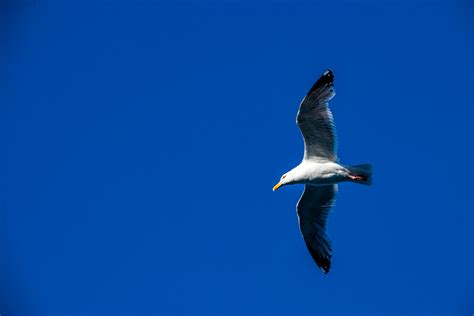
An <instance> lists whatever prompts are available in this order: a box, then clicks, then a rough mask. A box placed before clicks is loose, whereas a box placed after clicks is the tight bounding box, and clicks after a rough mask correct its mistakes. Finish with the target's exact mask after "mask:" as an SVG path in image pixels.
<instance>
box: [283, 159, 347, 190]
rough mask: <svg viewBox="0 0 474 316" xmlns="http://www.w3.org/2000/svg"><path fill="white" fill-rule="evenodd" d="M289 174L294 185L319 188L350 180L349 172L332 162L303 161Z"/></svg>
mask: <svg viewBox="0 0 474 316" xmlns="http://www.w3.org/2000/svg"><path fill="white" fill-rule="evenodd" d="M290 172H291V173H292V174H294V177H295V182H294V183H301V184H307V185H316V186H320V185H328V184H336V183H339V182H342V181H349V180H350V179H349V170H348V169H347V168H345V167H344V166H342V165H340V164H338V163H335V162H332V161H327V162H319V161H307V160H303V161H302V162H301V163H300V164H299V165H298V166H296V167H295V168H293V169H292V170H291V171H290Z"/></svg>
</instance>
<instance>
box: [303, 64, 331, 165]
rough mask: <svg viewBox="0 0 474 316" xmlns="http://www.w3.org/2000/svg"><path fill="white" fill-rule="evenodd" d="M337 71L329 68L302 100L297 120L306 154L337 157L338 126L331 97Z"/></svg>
mask: <svg viewBox="0 0 474 316" xmlns="http://www.w3.org/2000/svg"><path fill="white" fill-rule="evenodd" d="M333 82H334V75H333V73H332V71H331V70H327V71H326V72H325V73H324V74H323V75H322V76H321V78H319V79H318V81H316V83H315V84H314V85H313V87H312V88H311V89H310V90H309V92H308V94H307V95H306V96H305V97H304V99H303V101H301V104H300V109H299V111H298V115H297V116H296V123H298V126H299V128H300V130H301V134H303V138H304V158H303V159H311V160H330V161H336V160H337V156H336V151H337V148H336V147H337V146H336V130H335V126H334V122H333V118H332V113H331V111H330V110H329V108H328V101H329V100H331V99H332V97H334V95H335V91H334V84H333Z"/></svg>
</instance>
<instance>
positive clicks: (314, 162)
mask: <svg viewBox="0 0 474 316" xmlns="http://www.w3.org/2000/svg"><path fill="white" fill-rule="evenodd" d="M334 95H335V91H334V74H333V72H332V71H331V70H330V69H328V70H327V71H325V72H324V73H323V75H322V76H321V77H320V78H319V79H318V81H316V83H315V84H314V85H313V86H312V88H311V89H310V90H309V92H308V93H307V94H306V96H305V97H304V98H303V101H301V104H300V108H299V111H298V114H297V116H296V123H297V124H298V127H299V128H300V130H301V134H302V135H303V139H304V156H303V160H302V161H301V163H300V164H299V165H298V166H296V167H295V168H293V169H291V170H290V171H288V172H287V173H285V174H284V175H283V176H282V177H281V179H280V181H279V182H278V183H277V184H276V185H275V186H274V187H273V191H275V190H277V189H278V188H280V187H282V186H285V185H289V184H304V191H303V194H302V195H301V197H300V199H299V201H298V203H297V204H296V210H297V214H298V223H299V227H300V231H301V234H302V235H303V238H304V241H305V243H306V247H307V248H308V250H309V253H310V254H311V257H313V260H314V261H315V263H316V264H317V265H318V267H319V268H320V269H321V270H322V271H323V272H324V273H325V274H326V273H328V272H329V269H330V268H331V252H332V248H331V241H330V240H329V238H328V236H327V234H326V222H327V219H328V215H329V213H330V212H331V209H332V207H333V205H334V200H335V197H336V192H337V183H339V182H345V181H349V182H355V183H360V184H365V185H370V184H372V165H371V164H361V165H353V166H346V165H343V164H340V163H338V158H337V155H336V151H337V141H336V129H335V126H334V121H333V117H332V113H331V111H330V110H329V107H328V102H329V100H331V99H332V98H333V97H334Z"/></svg>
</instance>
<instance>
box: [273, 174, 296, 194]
mask: <svg viewBox="0 0 474 316" xmlns="http://www.w3.org/2000/svg"><path fill="white" fill-rule="evenodd" d="M292 182H293V176H292V174H291V172H287V173H285V174H284V175H282V176H281V178H280V181H279V182H278V183H277V184H276V185H275V186H274V187H273V191H275V190H278V188H279V187H281V186H284V185H287V184H290V183H292Z"/></svg>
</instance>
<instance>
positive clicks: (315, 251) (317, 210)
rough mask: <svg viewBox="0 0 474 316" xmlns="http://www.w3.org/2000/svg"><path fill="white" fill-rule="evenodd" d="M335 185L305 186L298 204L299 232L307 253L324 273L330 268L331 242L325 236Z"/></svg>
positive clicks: (335, 190) (335, 189) (334, 194)
mask: <svg viewBox="0 0 474 316" xmlns="http://www.w3.org/2000/svg"><path fill="white" fill-rule="evenodd" d="M336 192H337V185H335V184H331V185H323V186H311V185H305V188H304V192H303V194H302V195H301V198H300V200H299V201H298V204H297V205H296V208H297V211H298V219H299V224H300V230H301V233H302V234H303V238H304V241H305V243H306V246H307V247H308V250H309V253H310V254H311V256H312V257H313V259H314V261H315V262H316V264H317V265H318V267H320V268H321V269H322V270H323V271H324V273H328V272H329V269H330V267H331V251H332V248H331V241H330V240H329V238H328V236H327V235H326V222H327V218H328V215H329V213H330V212H331V208H332V206H333V204H334V200H335V197H336Z"/></svg>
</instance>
